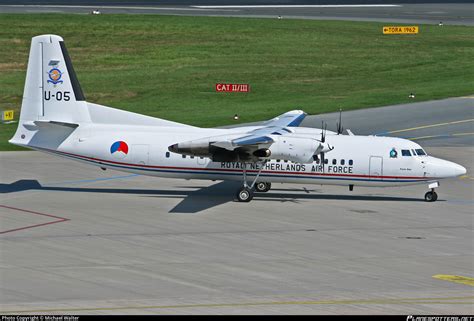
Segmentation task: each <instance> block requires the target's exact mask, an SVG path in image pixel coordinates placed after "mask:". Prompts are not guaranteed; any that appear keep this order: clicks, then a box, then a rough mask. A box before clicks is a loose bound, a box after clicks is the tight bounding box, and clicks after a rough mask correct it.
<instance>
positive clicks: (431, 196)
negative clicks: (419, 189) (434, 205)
mask: <svg viewBox="0 0 474 321" xmlns="http://www.w3.org/2000/svg"><path fill="white" fill-rule="evenodd" d="M437 199H438V194H436V192H431V191H429V192H426V194H425V201H426V202H436V200H437Z"/></svg>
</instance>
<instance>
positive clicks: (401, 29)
mask: <svg viewBox="0 0 474 321" xmlns="http://www.w3.org/2000/svg"><path fill="white" fill-rule="evenodd" d="M418 30H419V28H418V26H384V27H383V34H384V35H403V34H407V35H410V34H411V35H413V34H417V33H418Z"/></svg>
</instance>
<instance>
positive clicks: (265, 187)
mask: <svg viewBox="0 0 474 321" xmlns="http://www.w3.org/2000/svg"><path fill="white" fill-rule="evenodd" d="M270 188H272V183H265V182H258V183H257V184H255V190H256V191H257V192H260V193H265V192H268V191H269V190H270Z"/></svg>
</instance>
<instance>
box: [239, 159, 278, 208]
mask: <svg viewBox="0 0 474 321" xmlns="http://www.w3.org/2000/svg"><path fill="white" fill-rule="evenodd" d="M266 163H267V162H266V161H265V162H263V163H262V164H261V166H260V169H259V170H258V173H257V176H255V178H254V179H253V181H252V183H251V184H250V185H249V184H248V183H247V166H246V164H245V163H243V164H242V167H243V176H244V184H243V186H242V188H241V189H239V190H238V191H237V195H236V198H237V200H238V201H239V202H250V201H251V200H252V199H253V194H254V192H255V191H257V192H268V191H269V190H270V188H271V186H272V185H271V183H266V182H258V183H257V180H258V177H259V176H260V173H261V172H262V170H263V168H264V167H265V164H266Z"/></svg>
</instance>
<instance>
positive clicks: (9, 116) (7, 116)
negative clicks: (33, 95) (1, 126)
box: [2, 110, 14, 121]
mask: <svg viewBox="0 0 474 321" xmlns="http://www.w3.org/2000/svg"><path fill="white" fill-rule="evenodd" d="M13 116H14V112H13V110H4V111H3V112H2V121H11V120H13Z"/></svg>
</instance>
